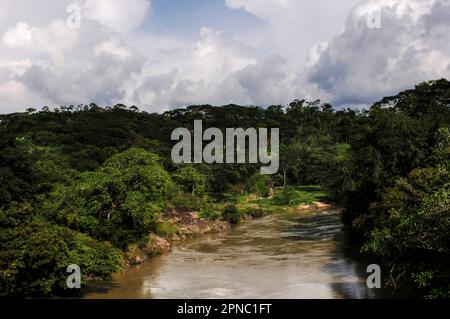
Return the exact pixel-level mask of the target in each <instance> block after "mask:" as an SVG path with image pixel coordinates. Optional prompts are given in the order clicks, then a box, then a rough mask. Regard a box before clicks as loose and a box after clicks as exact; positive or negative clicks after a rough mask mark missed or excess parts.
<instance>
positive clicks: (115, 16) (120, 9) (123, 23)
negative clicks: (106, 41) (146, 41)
mask: <svg viewBox="0 0 450 319" xmlns="http://www.w3.org/2000/svg"><path fill="white" fill-rule="evenodd" d="M149 7H150V0H127V1H123V0H86V3H85V5H84V11H85V14H86V17H87V18H90V19H94V20H97V21H99V22H100V23H102V24H103V25H105V26H107V27H110V28H112V29H114V30H116V31H119V32H129V31H130V30H132V29H134V28H136V27H137V26H139V25H140V24H141V23H142V21H143V19H144V18H145V15H146V13H147V11H148V9H149Z"/></svg>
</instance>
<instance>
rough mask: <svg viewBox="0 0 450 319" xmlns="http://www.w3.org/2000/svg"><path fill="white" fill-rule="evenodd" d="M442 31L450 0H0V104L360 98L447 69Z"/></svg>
mask: <svg viewBox="0 0 450 319" xmlns="http://www.w3.org/2000/svg"><path fill="white" fill-rule="evenodd" d="M68 9H69V10H68ZM449 30H450V0H362V1H361V0H338V1H337V0H0V113H10V112H18V111H23V110H25V109H27V108H36V109H41V108H42V106H50V107H55V106H59V105H79V104H89V103H91V102H93V103H97V104H98V105H102V106H106V105H115V104H118V103H123V104H126V105H137V106H138V107H139V108H140V109H141V110H145V111H148V112H164V111H166V110H169V109H173V108H177V107H182V106H186V105H192V104H213V105H224V104H229V103H236V104H242V105H260V106H263V107H265V106H268V105H272V104H276V105H278V104H282V105H284V104H287V103H289V102H291V101H293V100H294V99H308V100H316V99H321V100H323V101H325V102H330V103H332V104H333V105H334V106H335V107H336V108H344V107H364V106H368V105H370V104H372V103H373V102H376V101H378V100H380V99H381V98H382V97H383V96H389V95H393V94H396V93H398V92H399V91H401V90H404V89H409V88H412V87H414V85H415V84H418V83H420V82H422V81H427V80H433V79H438V78H447V79H449V78H450V32H449Z"/></svg>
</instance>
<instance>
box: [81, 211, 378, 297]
mask: <svg viewBox="0 0 450 319" xmlns="http://www.w3.org/2000/svg"><path fill="white" fill-rule="evenodd" d="M354 250H355V249H354V248H352V247H349V246H348V244H347V243H346V240H345V235H344V232H343V230H342V223H341V218H340V212H339V211H337V210H330V211H313V212H286V213H283V214H274V215H271V216H268V217H265V218H262V219H258V220H254V221H251V222H248V223H245V224H244V225H241V226H239V227H236V228H234V229H232V230H230V231H228V232H224V233H220V234H211V235H207V236H204V237H201V238H198V239H193V240H188V241H184V242H181V243H178V244H176V245H175V246H174V247H173V249H172V251H171V252H170V253H167V254H165V255H162V256H159V257H156V258H153V259H150V260H148V261H146V262H144V263H143V264H141V265H139V266H135V267H132V268H130V269H127V270H125V271H124V272H122V273H120V274H117V275H115V277H114V280H113V282H111V283H103V284H101V285H97V286H94V287H92V288H91V290H90V291H89V292H88V293H87V294H86V296H85V297H86V298H183V299H191V298H255V299H261V298H264V299H269V298H275V299H277V298H295V299H297V298H314V299H315V298H376V297H377V294H376V291H375V290H370V289H368V288H367V287H366V277H365V276H366V274H365V270H366V267H367V263H363V262H361V261H359V260H357V259H356V258H355V254H354Z"/></svg>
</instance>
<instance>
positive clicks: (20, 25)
mask: <svg viewBox="0 0 450 319" xmlns="http://www.w3.org/2000/svg"><path fill="white" fill-rule="evenodd" d="M31 32H32V29H31V28H30V26H29V25H28V24H26V23H25V22H17V25H16V27H15V28H12V29H9V30H8V31H6V33H5V34H4V36H3V43H4V45H6V46H7V47H10V48H17V47H21V46H24V45H26V44H28V43H29V42H30V41H31Z"/></svg>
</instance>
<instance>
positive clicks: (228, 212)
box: [222, 205, 241, 225]
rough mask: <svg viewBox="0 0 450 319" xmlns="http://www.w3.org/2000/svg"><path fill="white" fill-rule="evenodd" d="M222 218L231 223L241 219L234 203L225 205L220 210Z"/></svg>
mask: <svg viewBox="0 0 450 319" xmlns="http://www.w3.org/2000/svg"><path fill="white" fill-rule="evenodd" d="M222 219H223V220H226V221H227V222H229V223H230V224H233V225H237V224H239V222H240V221H241V215H240V214H239V212H238V210H237V207H236V205H227V206H225V208H224V210H223V212H222Z"/></svg>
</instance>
